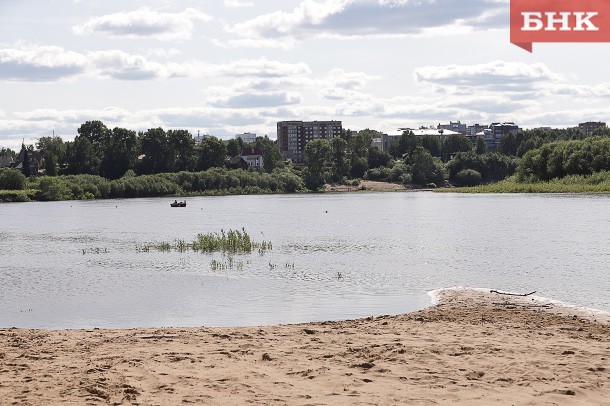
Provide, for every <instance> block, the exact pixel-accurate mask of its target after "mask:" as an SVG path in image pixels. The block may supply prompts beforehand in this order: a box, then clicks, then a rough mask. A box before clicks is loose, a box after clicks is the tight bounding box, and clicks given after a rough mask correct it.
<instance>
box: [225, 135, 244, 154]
mask: <svg viewBox="0 0 610 406" xmlns="http://www.w3.org/2000/svg"><path fill="white" fill-rule="evenodd" d="M238 140H239V141H241V138H238V139H235V138H232V139H230V140H229V142H227V155H228V156H230V157H235V156H238V155H239V154H240V153H241V149H242V147H241V146H240V144H239V141H238ZM242 145H243V143H242Z"/></svg>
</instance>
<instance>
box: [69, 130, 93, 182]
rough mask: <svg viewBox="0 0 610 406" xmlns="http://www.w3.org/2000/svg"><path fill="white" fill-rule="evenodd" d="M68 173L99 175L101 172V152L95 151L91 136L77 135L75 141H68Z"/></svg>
mask: <svg viewBox="0 0 610 406" xmlns="http://www.w3.org/2000/svg"><path fill="white" fill-rule="evenodd" d="M66 156H67V162H68V173H71V174H74V175H77V174H81V173H86V174H91V175H97V174H98V173H99V166H100V161H99V154H98V153H97V152H96V151H94V147H93V143H92V142H91V141H90V140H89V138H86V137H81V136H76V138H74V141H73V142H70V143H66Z"/></svg>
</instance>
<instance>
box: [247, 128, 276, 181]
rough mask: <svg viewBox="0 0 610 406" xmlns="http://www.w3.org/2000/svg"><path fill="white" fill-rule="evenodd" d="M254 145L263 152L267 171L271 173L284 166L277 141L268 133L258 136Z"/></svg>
mask: <svg viewBox="0 0 610 406" xmlns="http://www.w3.org/2000/svg"><path fill="white" fill-rule="evenodd" d="M240 140H241V139H240ZM253 146H254V148H259V149H260V150H261V151H262V152H263V165H264V169H265V171H266V172H269V173H271V172H273V171H274V170H276V169H281V168H283V167H284V161H283V159H282V154H281V153H280V149H279V148H278V146H277V143H276V142H275V141H273V140H271V139H269V137H267V136H266V135H265V136H264V137H256V140H255V141H254V144H253Z"/></svg>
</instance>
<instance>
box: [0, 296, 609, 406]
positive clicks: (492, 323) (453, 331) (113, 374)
mask: <svg viewBox="0 0 610 406" xmlns="http://www.w3.org/2000/svg"><path fill="white" fill-rule="evenodd" d="M439 297H440V300H439V303H438V304H437V305H436V306H433V307H430V308H428V309H426V310H423V311H419V312H416V313H411V314H404V315H398V316H382V317H374V318H367V319H361V320H350V321H341V322H325V323H308V324H299V325H286V326H267V327H240V328H205V327H202V328H163V329H128V330H97V329H95V330H59V331H47V330H26V329H0V404H2V405H13V404H15V405H21V404H27V405H52V404H62V405H65V404H73V405H82V404H140V405H170V404H171V405H177V404H202V405H226V404H264V405H268V404H271V405H273V404H278V405H282V404H290V405H372V404H376V405H390V404H410V405H429V404H451V403H454V404H468V405H490V404H494V405H495V404H500V405H517V404H518V405H529V404H531V405H583V404H584V405H587V404H589V405H603V404H610V400H609V399H610V325H608V324H607V320H601V318H600V317H599V315H595V314H591V315H589V316H588V317H585V315H583V314H581V313H576V311H575V310H571V309H560V308H558V307H557V306H556V305H554V304H549V303H544V302H539V301H536V300H533V299H532V298H530V297H524V298H521V297H513V296H505V295H498V294H490V293H485V292H482V291H470V290H460V289H457V290H447V291H443V292H441V293H440V295H439ZM278 311H279V310H278ZM593 319H596V320H597V321H593Z"/></svg>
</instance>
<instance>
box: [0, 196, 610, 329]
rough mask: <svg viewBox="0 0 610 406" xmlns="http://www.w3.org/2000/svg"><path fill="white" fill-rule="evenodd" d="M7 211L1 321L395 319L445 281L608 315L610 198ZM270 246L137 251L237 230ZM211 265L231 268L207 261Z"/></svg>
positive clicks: (272, 201)
mask: <svg viewBox="0 0 610 406" xmlns="http://www.w3.org/2000/svg"><path fill="white" fill-rule="evenodd" d="M171 201H173V199H167V198H158V199H130V200H102V201H70V202H50V203H15V204H3V205H0V241H1V243H0V244H1V245H0V327H13V326H15V327H31V328H52V329H55V328H91V327H102V328H119V327H121V328H122V327H164V326H185V327H186V326H239V325H265V324H280V323H295V322H306V321H321V320H339V319H352V318H357V317H364V316H371V315H382V314H398V313H403V312H410V311H414V310H418V309H421V308H424V307H426V306H428V305H429V304H430V298H429V297H428V295H427V292H428V291H431V290H434V289H437V288H442V287H452V286H468V287H486V288H492V289H499V290H506V291H518V292H531V291H537V292H538V293H537V294H538V295H541V296H545V297H551V298H554V299H558V300H561V301H565V302H568V303H571V304H574V305H578V306H583V307H591V308H597V309H601V310H606V311H610V294H608V292H609V291H610V272H609V271H610V217H609V216H608V213H609V212H610V210H609V209H610V196H595V195H459V194H437V193H431V192H418V193H358V194H320V195H280V196H228V197H197V198H189V199H188V205H187V207H186V208H170V206H169V203H170V202H171ZM242 228H245V230H246V231H247V232H248V233H249V234H250V236H251V238H252V239H253V240H255V241H270V242H271V243H272V244H273V249H271V250H269V251H267V252H265V253H263V254H259V253H258V252H254V253H251V254H247V255H235V256H233V257H230V258H229V257H226V256H224V255H223V254H202V253H195V252H182V253H180V252H156V251H150V252H142V251H141V250H138V249H137V247H142V246H145V245H147V244H151V243H153V244H154V243H161V242H170V243H171V242H174V241H175V240H180V239H181V240H187V241H192V240H194V239H195V237H196V236H197V234H199V233H208V232H219V231H220V230H225V231H226V230H229V229H234V230H235V229H242ZM213 261H217V263H220V264H224V269H220V268H218V267H216V268H214V266H213Z"/></svg>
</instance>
